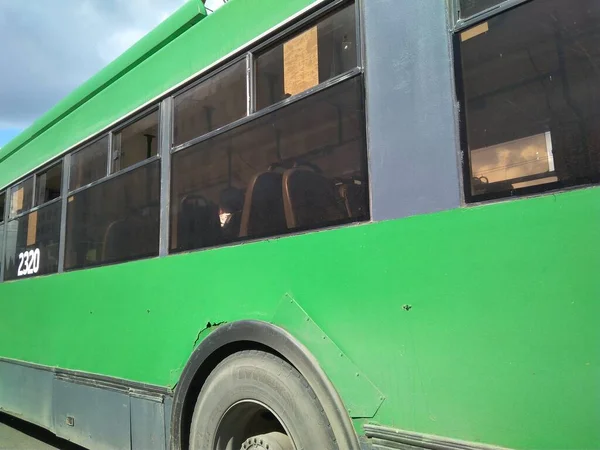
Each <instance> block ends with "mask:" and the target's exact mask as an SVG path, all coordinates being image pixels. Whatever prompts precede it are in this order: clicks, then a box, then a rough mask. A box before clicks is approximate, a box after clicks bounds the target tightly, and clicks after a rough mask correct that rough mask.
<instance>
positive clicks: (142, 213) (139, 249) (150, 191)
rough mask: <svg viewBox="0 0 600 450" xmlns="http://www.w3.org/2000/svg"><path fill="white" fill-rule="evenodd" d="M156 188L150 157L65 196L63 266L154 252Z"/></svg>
mask: <svg viewBox="0 0 600 450" xmlns="http://www.w3.org/2000/svg"><path fill="white" fill-rule="evenodd" d="M159 190H160V165H159V161H154V162H152V163H149V164H147V165H144V166H142V167H139V168H136V169H135V170H132V171H131V172H128V173H124V174H122V175H119V176H117V177H115V178H112V179H110V180H106V181H104V182H102V183H100V184H97V185H96V186H93V187H91V188H89V189H85V190H83V191H81V192H78V193H76V194H74V195H72V196H70V197H69V199H68V200H67V205H68V207H67V230H66V241H67V242H66V255H65V269H76V268H83V267H88V266H95V265H99V264H105V263H114V262H121V261H128V260H132V259H137V258H142V257H147V256H154V255H157V254H158V233H159V216H160V202H159Z"/></svg>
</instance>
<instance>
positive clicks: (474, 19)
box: [450, 0, 534, 33]
mask: <svg viewBox="0 0 600 450" xmlns="http://www.w3.org/2000/svg"><path fill="white" fill-rule="evenodd" d="M450 1H451V2H452V3H453V4H452V8H451V14H452V23H453V25H454V26H453V31H454V32H455V33H457V32H459V31H464V30H465V29H466V28H470V27H471V26H473V25H477V24H478V23H479V22H485V21H486V20H487V19H489V18H490V17H493V16H496V15H498V14H501V13H503V12H504V11H507V10H509V9H512V8H515V7H517V6H519V5H521V4H523V3H527V2H530V1H534V0H498V4H497V5H496V6H491V7H489V8H486V9H484V10H483V11H480V12H478V13H476V14H473V15H472V16H469V17H464V18H462V17H461V16H460V11H461V7H460V2H461V1H462V0H450Z"/></svg>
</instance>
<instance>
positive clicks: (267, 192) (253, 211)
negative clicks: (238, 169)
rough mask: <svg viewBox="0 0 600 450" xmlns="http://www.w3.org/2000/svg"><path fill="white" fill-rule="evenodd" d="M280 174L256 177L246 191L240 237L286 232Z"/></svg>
mask: <svg viewBox="0 0 600 450" xmlns="http://www.w3.org/2000/svg"><path fill="white" fill-rule="evenodd" d="M282 179H283V176H282V174H281V173H280V172H262V173H259V174H257V175H255V176H254V177H253V178H252V180H251V181H250V184H249V186H248V190H247V191H246V198H245V200H244V209H243V211H242V223H241V227H240V237H247V236H267V235H271V234H279V233H282V232H284V231H285V230H286V229H287V227H286V220H285V213H284V210H283V195H282V190H281V183H282Z"/></svg>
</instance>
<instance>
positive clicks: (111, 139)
mask: <svg viewBox="0 0 600 450" xmlns="http://www.w3.org/2000/svg"><path fill="white" fill-rule="evenodd" d="M154 113H156V116H157V126H158V136H157V137H156V142H157V150H156V154H155V155H152V156H150V158H146V159H144V160H142V161H138V162H137V163H135V164H132V165H131V166H127V167H125V168H124V169H118V170H113V155H114V151H115V143H116V140H115V135H116V134H119V133H121V132H122V131H123V130H124V129H126V128H127V127H129V126H130V125H133V124H134V123H136V122H138V121H140V120H142V119H144V118H146V117H148V116H150V115H152V114H154ZM161 138H162V131H161V114H160V102H158V103H155V104H153V105H151V106H148V107H146V108H144V109H142V110H141V111H138V112H136V113H135V114H134V115H132V116H129V117H128V118H126V119H124V120H123V121H121V122H120V123H119V124H117V125H115V126H114V127H112V128H111V129H110V131H109V132H108V163H107V174H106V178H108V177H111V176H113V175H117V174H119V173H123V172H126V171H127V170H128V169H130V168H132V167H140V166H143V165H144V164H143V163H145V162H147V161H150V160H152V161H155V160H156V159H158V158H160V143H161ZM97 181H100V180H97Z"/></svg>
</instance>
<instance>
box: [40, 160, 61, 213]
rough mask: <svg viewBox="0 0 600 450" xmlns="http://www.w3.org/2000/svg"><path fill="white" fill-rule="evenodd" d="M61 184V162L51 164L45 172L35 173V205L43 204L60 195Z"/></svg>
mask: <svg viewBox="0 0 600 450" xmlns="http://www.w3.org/2000/svg"><path fill="white" fill-rule="evenodd" d="M61 184H62V162H61V163H59V164H57V165H55V166H52V167H51V168H50V169H48V170H46V171H45V172H41V173H39V174H38V175H37V181H36V183H35V187H36V190H37V195H36V197H37V203H36V205H43V204H44V203H46V202H49V201H51V200H54V199H56V198H58V197H60V189H61Z"/></svg>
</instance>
